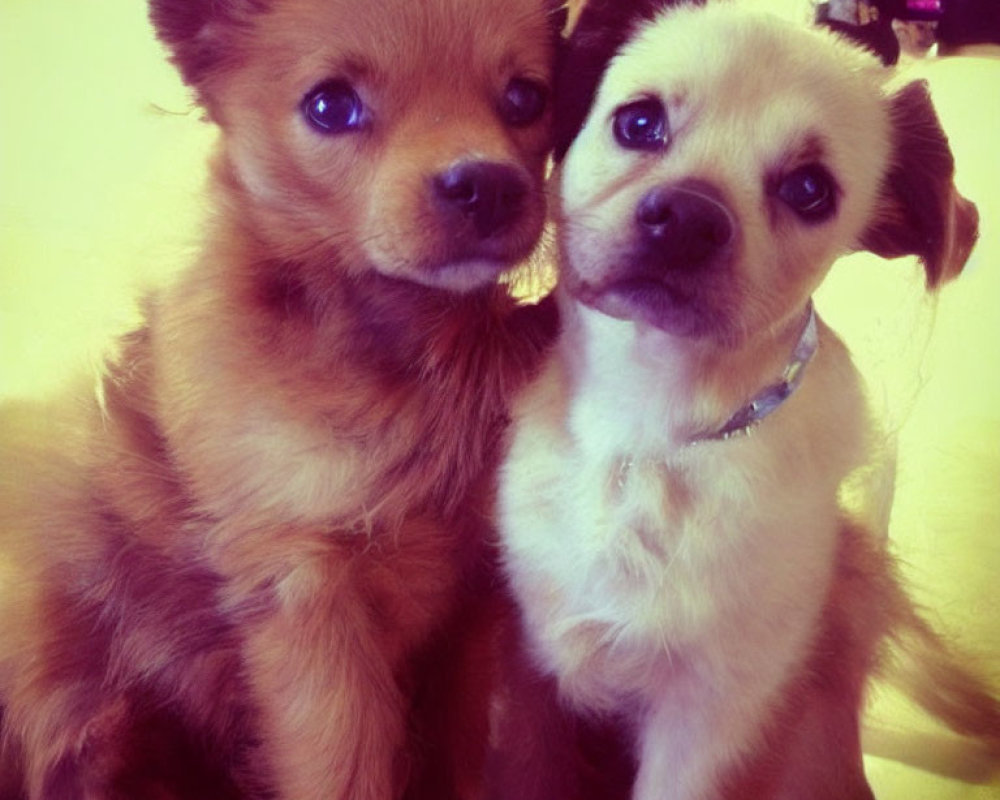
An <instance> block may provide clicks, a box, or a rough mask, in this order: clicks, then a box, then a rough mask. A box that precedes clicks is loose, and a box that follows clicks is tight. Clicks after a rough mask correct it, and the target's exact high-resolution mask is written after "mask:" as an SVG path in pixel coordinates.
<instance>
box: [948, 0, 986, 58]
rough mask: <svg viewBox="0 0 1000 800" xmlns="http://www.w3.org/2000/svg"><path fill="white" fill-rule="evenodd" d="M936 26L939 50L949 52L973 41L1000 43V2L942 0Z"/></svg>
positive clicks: (975, 42)
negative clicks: (939, 16)
mask: <svg viewBox="0 0 1000 800" xmlns="http://www.w3.org/2000/svg"><path fill="white" fill-rule="evenodd" d="M942 3H943V5H944V13H943V14H942V15H941V18H940V20H939V21H938V26H937V43H938V54H939V55H949V54H951V53H954V52H955V50H957V49H958V48H959V47H964V46H966V45H972V44H1000V2H998V1H997V0H942Z"/></svg>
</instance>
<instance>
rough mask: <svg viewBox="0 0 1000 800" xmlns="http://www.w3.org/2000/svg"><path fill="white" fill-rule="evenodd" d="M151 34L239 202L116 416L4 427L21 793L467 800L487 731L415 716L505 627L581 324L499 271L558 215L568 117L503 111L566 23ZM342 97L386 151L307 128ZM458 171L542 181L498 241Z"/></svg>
mask: <svg viewBox="0 0 1000 800" xmlns="http://www.w3.org/2000/svg"><path fill="white" fill-rule="evenodd" d="M151 13H152V19H153V21H154V24H155V25H156V26H157V29H158V32H159V34H160V36H161V38H162V39H163V40H164V41H165V43H166V44H167V45H168V46H169V47H170V49H171V50H172V54H173V57H174V61H175V63H176V64H177V66H178V67H179V69H180V71H181V74H182V76H183V77H184V78H185V80H186V81H187V82H188V83H189V84H190V85H191V86H192V87H193V88H194V89H195V91H196V93H197V96H198V98H199V101H200V102H201V103H202V105H203V107H204V108H205V110H206V111H207V113H208V115H209V117H210V119H211V120H212V121H213V122H215V123H216V124H217V125H218V126H219V128H220V130H221V138H220V146H219V149H218V152H217V153H216V156H215V160H214V163H213V191H214V193H215V197H216V201H217V209H218V214H217V217H216V219H215V221H214V223H213V225H212V228H211V230H210V231H209V233H208V235H207V237H206V244H205V246H204V249H203V251H202V253H201V255H200V257H199V258H198V259H197V262H196V263H195V264H194V265H193V267H192V268H191V269H190V270H189V271H187V272H186V273H185V274H184V275H183V276H182V277H181V278H180V279H179V280H178V281H177V282H176V283H175V284H174V285H173V286H171V287H170V288H168V289H167V290H165V291H163V292H161V293H159V294H158V295H156V296H155V297H153V298H151V299H150V300H149V302H148V303H147V306H146V320H147V321H146V325H145V326H144V327H143V328H142V329H140V330H138V331H136V332H135V333H133V334H131V335H129V336H128V337H126V338H125V339H124V340H123V341H122V342H121V346H120V352H119V354H118V356H117V357H116V358H114V359H112V360H111V361H110V362H109V365H108V368H107V372H106V375H105V376H104V377H103V379H102V381H101V384H100V389H99V392H98V398H96V399H87V395H86V393H85V392H78V393H74V394H73V395H72V396H71V397H68V398H66V399H64V400H62V401H59V402H55V403H52V404H50V405H48V406H45V407H42V406H37V405H36V406H25V407H21V408H11V409H8V410H7V418H6V420H5V424H4V439H5V441H4V442H3V444H4V462H5V466H4V475H3V480H2V482H0V704H2V724H3V751H2V752H3V755H2V759H0V764H2V765H3V771H4V774H5V778H4V782H0V786H2V790H0V791H2V793H3V800H10V798H14V797H18V796H19V795H18V792H19V791H20V790H19V789H18V788H17V787H16V783H17V782H16V781H15V780H14V779H13V778H11V780H10V781H9V785H8V783H7V777H6V776H13V774H14V772H15V771H17V772H18V773H21V774H23V779H24V781H23V782H24V791H25V792H26V796H27V797H28V798H32V800H34V799H35V798H70V797H73V798H84V797H86V798H95V799H96V798H118V797H120V798H135V797H149V798H161V797H163V798H166V797H203V798H209V797H211V798H226V797H237V796H241V797H264V796H267V797H279V798H289V800H308V798H320V797H322V798H343V799H344V800H347V798H350V800H363V799H364V798H370V799H371V800H375V799H376V798H378V799H383V798H391V797H397V796H399V795H400V794H401V793H402V791H403V787H404V786H406V785H407V784H408V783H409V789H408V791H409V795H408V796H411V797H418V796H421V792H422V791H424V790H423V789H422V788H421V785H420V781H421V780H425V779H426V780H427V781H430V780H431V778H430V777H429V776H434V778H433V779H434V780H435V781H437V783H436V785H435V786H434V788H433V790H431V789H427V790H426V794H427V795H428V796H434V797H447V796H449V795H450V794H451V793H452V792H454V791H455V786H458V785H463V786H470V785H473V784H474V783H475V780H476V774H477V771H476V769H475V764H476V759H477V758H478V748H477V745H476V741H475V740H474V739H471V740H470V738H467V737H465V734H466V732H465V731H462V736H463V742H464V745H465V749H464V750H463V751H462V752H461V753H460V754H459V757H461V758H465V759H466V761H465V762H464V763H459V764H457V765H449V764H445V765H437V766H431V765H429V764H428V763H427V762H426V760H421V754H426V753H428V752H430V753H434V752H438V753H446V754H447V753H448V751H449V750H450V749H451V748H450V745H449V743H448V742H447V741H445V740H441V739H439V738H438V739H436V738H435V737H438V736H440V735H443V734H441V731H440V730H439V728H440V727H441V725H443V724H445V723H446V722H447V714H446V713H440V714H438V717H439V719H438V720H436V721H434V720H432V721H430V722H427V721H426V720H423V719H420V718H419V715H411V714H410V709H411V698H412V697H413V696H419V697H420V698H421V699H420V702H421V704H422V707H423V708H427V709H432V708H433V709H436V708H438V706H439V705H440V703H439V702H437V701H436V700H435V699H434V697H435V696H434V692H435V691H436V689H437V688H441V689H442V691H443V688H444V687H442V681H440V680H438V679H437V678H438V676H437V673H438V672H439V671H441V672H445V673H446V674H447V667H446V666H441V665H440V664H439V655H440V654H441V653H447V652H449V650H448V648H455V647H457V646H458V645H457V644H456V643H455V640H454V639H453V638H451V635H452V634H454V635H455V636H458V635H459V632H460V631H459V629H461V630H468V632H469V633H468V635H470V636H473V637H474V636H477V635H479V634H478V633H477V632H476V629H475V626H474V625H472V624H471V623H470V620H469V618H470V617H471V616H474V614H473V611H474V607H472V606H470V602H471V601H467V598H468V597H471V596H473V595H474V594H475V593H476V591H477V588H478V587H479V585H480V583H481V582H482V581H483V580H484V579H485V578H488V574H489V553H488V552H487V551H486V548H485V547H484V536H483V531H484V528H485V522H484V518H483V514H484V508H485V500H484V498H486V497H487V496H488V490H489V488H490V482H491V478H490V472H491V469H490V468H491V466H492V465H493V464H494V461H495V456H496V447H497V443H498V441H499V438H500V436H501V433H502V430H503V428H504V425H505V422H506V418H507V416H506V415H507V400H508V397H509V395H510V393H511V392H512V391H513V390H514V389H516V388H517V387H518V386H519V385H520V384H521V383H522V382H523V381H524V380H525V379H526V378H527V377H528V376H529V375H530V374H531V373H532V371H533V369H534V366H535V364H536V362H537V361H538V358H539V355H540V353H541V351H542V350H543V349H544V347H545V345H546V344H547V343H548V341H549V340H550V339H551V338H552V336H553V335H554V332H555V331H554V328H555V317H554V312H553V311H552V309H551V308H550V307H549V306H547V305H543V306H540V307H524V308H517V307H516V306H515V304H514V302H513V301H512V300H511V298H510V297H509V296H508V294H507V292H506V291H505V290H504V289H503V288H502V287H500V286H498V285H497V284H496V282H495V280H494V279H495V277H496V275H497V273H499V271H500V269H502V268H504V267H505V266H510V265H511V264H513V263H515V262H517V261H518V260H520V259H523V258H524V257H526V256H527V255H528V254H529V253H530V251H531V249H532V248H533V246H534V244H535V242H536V240H537V238H538V236H539V234H540V231H541V227H542V223H543V219H544V213H545V211H544V199H543V193H542V188H541V185H542V171H543V166H544V160H545V156H546V152H547V149H548V144H549V142H548V112H547V111H546V112H544V113H543V114H542V115H541V116H540V117H539V118H538V119H537V120H534V121H533V122H532V123H531V124H527V125H516V126H515V125H510V124H505V123H504V120H503V119H502V118H501V114H500V113H499V112H498V110H497V107H498V102H499V98H501V97H502V96H503V93H504V91H505V88H506V86H507V82H508V81H510V80H512V79H514V78H529V79H531V80H534V81H536V82H538V83H539V84H541V85H543V86H544V85H546V84H547V83H548V82H549V72H550V68H551V64H550V62H551V58H552V52H551V51H552V47H553V43H554V38H555V32H556V31H557V30H558V28H559V20H558V14H557V13H555V4H554V3H548V2H546V1H545V0H513V2H506V3H494V2H468V0H434V2H427V3H390V2H380V1H376V2H370V3H349V2H346V0H334V2H326V1H325V0H324V1H321V0H274V2H266V0H227V2H216V1H215V0H213V1H212V2H209V0H187V1H186V2H178V0H153V1H152V3H151ZM331 78H340V79H344V80H350V81H351V82H352V84H353V85H355V86H356V87H361V88H359V90H358V91H359V94H362V95H363V99H364V101H365V103H366V105H367V107H368V108H369V111H370V112H371V115H372V118H371V120H370V124H369V125H368V126H367V127H366V128H365V129H364V130H363V131H360V132H349V133H342V134H339V135H334V136H324V135H321V134H318V133H317V132H316V131H314V130H312V129H310V128H309V127H308V125H307V124H306V123H305V122H304V120H303V118H302V115H301V114H300V110H299V104H300V101H301V99H302V97H303V96H304V95H305V94H306V93H307V92H308V91H309V90H310V89H311V88H312V87H313V86H315V85H317V84H318V83H319V82H321V81H324V80H328V79H331ZM462 160H473V161H481V162H488V163H490V164H499V165H501V167H502V168H503V169H505V170H507V172H508V173H509V174H512V175H514V176H515V178H516V180H517V181H518V182H519V186H520V187H521V190H523V191H522V194H521V196H520V197H519V199H518V201H517V207H516V208H515V210H514V211H513V212H511V214H510V217H511V219H510V220H509V221H508V223H507V224H505V225H504V226H502V228H500V227H499V226H494V227H495V228H496V229H495V230H494V229H491V230H489V231H486V232H483V231H479V230H473V229H472V228H471V226H470V225H469V223H468V220H467V219H465V218H464V217H463V215H462V214H461V213H458V214H456V213H455V212H454V209H452V208H450V207H444V205H443V204H441V203H436V202H435V197H434V196H433V190H432V188H431V187H433V185H434V184H433V180H434V178H435V176H436V175H438V174H440V173H441V172H442V171H444V170H446V169H448V168H449V167H451V166H452V165H453V164H455V163H456V162H460V161H462ZM503 202H507V201H506V200H504V201H503ZM467 264H471V265H472V266H469V267H468V270H470V271H471V270H473V269H475V270H478V272H476V273H475V274H474V275H472V276H471V277H470V276H469V275H467V274H465V273H466V265H467ZM484 264H485V266H484ZM432 678H433V679H432ZM442 720H443V721H442ZM439 722H440V723H441V724H438V723H439ZM414 727H416V732H414V731H413V730H411V729H412V728H414ZM483 735H485V731H483ZM415 737H419V741H417V740H416V738H415ZM442 776H443V777H442Z"/></svg>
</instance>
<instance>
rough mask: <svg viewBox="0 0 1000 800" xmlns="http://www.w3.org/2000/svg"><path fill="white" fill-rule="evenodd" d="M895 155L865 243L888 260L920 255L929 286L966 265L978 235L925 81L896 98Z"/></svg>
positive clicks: (893, 110) (893, 112) (975, 218)
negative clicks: (957, 190)
mask: <svg viewBox="0 0 1000 800" xmlns="http://www.w3.org/2000/svg"><path fill="white" fill-rule="evenodd" d="M891 115H892V126H893V137H894V139H893V159H892V166H891V167H890V169H889V172H888V174H887V175H886V177H885V181H884V184H883V187H882V195H883V196H882V199H881V202H880V207H879V209H878V211H879V216H878V217H877V218H876V220H875V221H874V223H873V224H872V225H871V227H869V229H868V230H867V231H866V232H865V234H864V236H863V237H862V242H861V243H862V246H863V247H865V248H866V249H868V250H871V251H872V252H873V253H876V254H877V255H880V256H883V257H884V258H895V257H897V256H904V255H916V256H918V257H919V258H920V260H921V261H922V262H923V264H924V268H925V270H926V273H927V285H928V287H931V288H933V287H935V286H937V285H938V284H939V283H940V282H941V281H942V280H943V279H944V278H946V277H947V275H948V272H949V267H951V266H952V265H953V264H962V263H964V261H965V259H966V258H967V257H968V255H969V252H970V251H971V250H972V247H973V245H974V243H975V240H976V237H977V235H978V219H979V215H978V212H977V211H976V207H975V206H974V205H973V204H972V203H970V202H968V201H967V200H965V199H964V198H962V197H960V196H959V195H958V194H957V193H955V191H954V190H953V189H952V178H953V176H954V172H955V162H954V158H953V157H952V154H951V150H950V149H949V147H948V138H947V136H946V135H945V133H944V130H942V128H941V123H940V122H939V121H938V118H937V115H936V114H935V112H934V107H933V105H932V104H931V97H930V94H929V92H928V89H927V84H926V83H925V82H924V81H914V82H913V83H910V84H908V85H907V86H905V87H904V88H903V89H901V90H900V91H899V92H898V93H897V94H896V95H895V97H893V98H892V107H891Z"/></svg>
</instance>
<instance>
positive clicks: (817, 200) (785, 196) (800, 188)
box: [778, 164, 837, 222]
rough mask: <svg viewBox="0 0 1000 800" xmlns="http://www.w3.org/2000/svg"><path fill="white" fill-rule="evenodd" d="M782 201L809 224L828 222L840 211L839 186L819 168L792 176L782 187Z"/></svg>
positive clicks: (812, 166) (804, 169) (809, 167)
mask: <svg viewBox="0 0 1000 800" xmlns="http://www.w3.org/2000/svg"><path fill="white" fill-rule="evenodd" d="M778 197H780V198H781V199H782V201H783V202H784V203H785V205H787V206H788V207H789V208H790V209H792V211H794V212H795V213H796V214H797V215H798V216H799V217H800V218H801V219H802V220H803V221H805V222H824V221H825V220H827V219H829V218H830V217H832V216H833V212H834V211H836V209H837V188H836V184H835V183H834V180H833V177H832V176H831V175H830V173H829V172H827V171H826V169H825V168H824V167H822V166H820V165H819V164H806V165H805V166H802V167H798V168H797V169H794V170H792V171H791V172H789V173H788V174H787V175H786V176H785V177H784V178H782V179H781V183H780V184H779V185H778Z"/></svg>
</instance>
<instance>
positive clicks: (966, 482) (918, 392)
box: [0, 0, 1000, 800]
mask: <svg viewBox="0 0 1000 800" xmlns="http://www.w3.org/2000/svg"><path fill="white" fill-rule="evenodd" d="M778 5H787V6H789V7H790V8H793V12H794V14H795V15H797V16H799V17H802V16H804V14H803V8H804V5H803V3H792V2H791V0H784V3H779V4H778ZM907 71H908V72H910V73H914V74H917V73H919V74H924V75H926V76H927V77H928V78H929V79H930V80H931V83H932V86H933V89H934V94H935V100H936V102H937V104H938V108H939V111H940V114H941V116H942V119H943V121H944V125H945V128H946V130H947V131H948V132H949V135H950V136H951V138H952V143H953V147H954V150H955V153H956V159H957V161H958V169H959V184H960V187H961V188H962V190H963V192H964V193H965V194H966V195H967V196H968V197H970V198H972V199H973V200H975V201H976V202H977V204H978V205H979V209H980V212H981V215H982V237H981V241H980V244H979V246H978V247H977V249H976V251H975V253H974V254H973V258H972V261H971V263H970V264H969V266H968V268H967V270H966V273H965V274H964V275H962V276H961V278H960V279H959V280H958V281H957V282H955V283H954V284H952V285H950V286H948V287H946V288H945V289H944V291H943V292H942V294H941V296H940V299H939V300H938V301H937V302H933V301H929V300H927V299H926V298H925V296H924V293H923V290H922V288H921V285H920V273H919V270H918V268H917V266H916V265H915V264H914V262H912V260H900V261H896V262H883V261H880V260H878V259H876V258H873V257H870V256H867V255H855V256H851V257H850V258H847V259H845V260H844V261H843V262H842V263H841V264H839V265H838V266H837V268H836V269H835V272H834V274H833V275H832V276H831V279H830V281H829V282H828V285H827V286H826V287H824V290H823V292H822V293H821V295H820V297H819V299H818V306H819V308H820V311H821V313H822V314H823V315H824V316H825V317H826V318H827V320H828V321H829V322H831V323H832V324H833V326H834V327H835V328H836V329H838V330H840V331H841V332H842V333H843V334H844V337H845V338H846V339H847V341H848V343H849V345H850V346H851V347H852V348H853V349H854V350H855V352H856V357H857V359H858V362H859V364H860V365H861V366H862V368H863V370H864V371H865V373H866V375H867V377H868V378H869V380H870V383H871V386H872V389H873V397H874V399H875V405H876V408H877V409H878V410H879V411H880V413H882V414H883V416H884V417H885V419H886V420H887V422H888V424H889V427H890V429H891V430H897V431H898V442H899V471H898V475H897V482H896V505H895V509H894V511H893V516H892V526H891V536H892V539H893V542H894V547H895V550H896V552H897V553H898V554H899V555H900V557H901V558H902V560H903V561H904V563H905V567H906V573H907V575H908V576H909V577H910V579H911V581H912V583H913V586H914V589H915V593H916V595H917V597H918V598H919V599H920V601H921V602H922V603H924V604H925V605H926V606H927V607H928V608H929V609H931V616H932V617H933V618H934V619H935V620H936V621H937V622H938V623H939V624H940V625H941V626H942V627H943V628H945V629H946V630H948V631H949V632H950V633H953V634H954V638H955V639H956V642H957V643H958V644H959V645H960V646H961V647H962V648H964V649H966V650H968V651H970V652H974V653H976V654H978V656H979V657H980V659H981V660H980V662H979V663H980V666H981V667H983V668H985V669H986V670H987V671H988V672H990V673H991V674H992V675H993V676H994V677H997V676H1000V619H998V613H997V612H998V597H1000V595H998V586H1000V577H998V576H1000V263H998V261H1000V240H998V233H997V226H998V224H1000V202H998V197H1000V191H998V188H997V187H1000V157H998V146H1000V49H997V50H992V51H991V50H989V49H988V48H981V49H977V50H976V51H975V52H974V53H973V54H972V55H963V56H961V57H956V58H951V59H948V60H942V61H923V62H919V63H917V64H915V65H911V66H909V67H907ZM212 138H213V134H212V131H211V129H210V127H209V126H207V125H205V124H203V123H202V122H201V121H200V118H199V114H198V112H197V110H196V109H195V108H193V107H192V105H191V103H190V100H189V97H188V95H187V93H186V92H185V90H184V89H183V87H181V85H180V84H179V81H178V80H177V79H176V77H175V76H174V74H173V72H172V70H171V69H170V68H169V66H168V65H166V64H165V62H164V60H163V57H162V53H161V52H160V49H159V47H158V46H157V44H156V43H155V41H154V40H153V37H152V34H151V32H150V30H149V28H148V25H147V23H146V20H145V5H144V3H143V2H141V0H88V2H81V1H80V0H0V398H2V397H3V396H12V395H32V394H38V393H43V392H47V391H50V390H52V389H53V388H54V387H56V386H58V385H59V384H60V383H61V382H62V381H63V380H65V378H66V377H67V375H68V374H69V373H70V372H72V371H74V370H76V369H77V368H78V367H79V366H80V365H84V366H86V365H87V364H91V365H93V364H94V363H96V361H97V359H99V357H100V353H101V352H102V350H103V348H104V347H105V344H106V342H107V340H108V337H109V336H110V335H111V334H112V333H113V332H115V331H119V330H122V329H123V328H124V327H127V326H128V325H129V324H131V323H132V322H134V320H135V310H134V306H133V304H132V302H131V301H132V299H133V298H134V297H135V296H136V295H137V293H139V292H140V291H141V290H142V289H143V288H145V287H147V286H150V285H153V284H155V283H156V282H157V281H159V280H162V279H163V278H164V277H166V276H168V275H169V274H170V273H171V272H172V271H173V270H175V269H177V268H179V267H180V266H182V265H183V264H184V263H185V262H186V261H187V259H188V258H189V254H190V253H191V252H192V250H193V249H194V248H195V247H196V244H197V232H198V224H199V220H200V219H202V218H203V217H204V214H205V211H206V210H205V208H204V207H203V196H202V194H201V193H200V187H201V185H202V182H203V179H204V157H205V153H206V152H207V150H208V148H209V147H210V144H211V141H212ZM867 741H868V742H869V749H870V750H871V751H872V752H873V753H880V754H882V755H883V756H885V755H889V756H893V758H895V759H899V760H893V759H892V758H884V757H877V756H874V755H872V756H870V757H869V759H868V766H869V771H870V775H871V780H872V783H873V786H874V787H875V789H876V792H877V794H878V796H879V797H880V798H882V800H925V799H926V800H960V799H963V800H964V799H968V800H985V798H997V797H1000V784H997V783H993V784H991V785H972V784H969V783H964V782H961V781H957V780H952V779H948V778H945V777H942V776H941V774H935V773H932V772H929V771H927V770H926V769H920V768H915V767H914V766H903V765H902V764H901V763H900V760H901V761H907V762H911V764H915V765H917V767H925V768H926V767H931V768H933V769H936V770H937V773H954V774H958V775H964V776H965V777H968V778H973V777H975V776H976V774H977V770H976V769H975V766H976V765H975V763H974V762H970V761H969V759H970V758H971V756H972V753H971V751H970V750H968V749H967V748H965V747H963V746H962V745H961V744H960V743H957V742H955V740H953V739H951V738H948V737H942V734H940V732H938V731H936V730H935V729H934V728H933V726H932V725H931V724H930V723H929V722H928V721H926V720H924V719H923V718H921V717H920V716H919V715H917V714H916V713H914V712H912V710H911V709H909V708H908V707H906V706H905V705H904V704H902V703H901V702H899V701H898V700H896V699H894V698H891V697H888V696H886V695H885V694H884V693H876V698H875V703H874V707H873V709H872V712H871V715H870V719H869V735H868V739H867ZM804 800H805V799H804Z"/></svg>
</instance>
